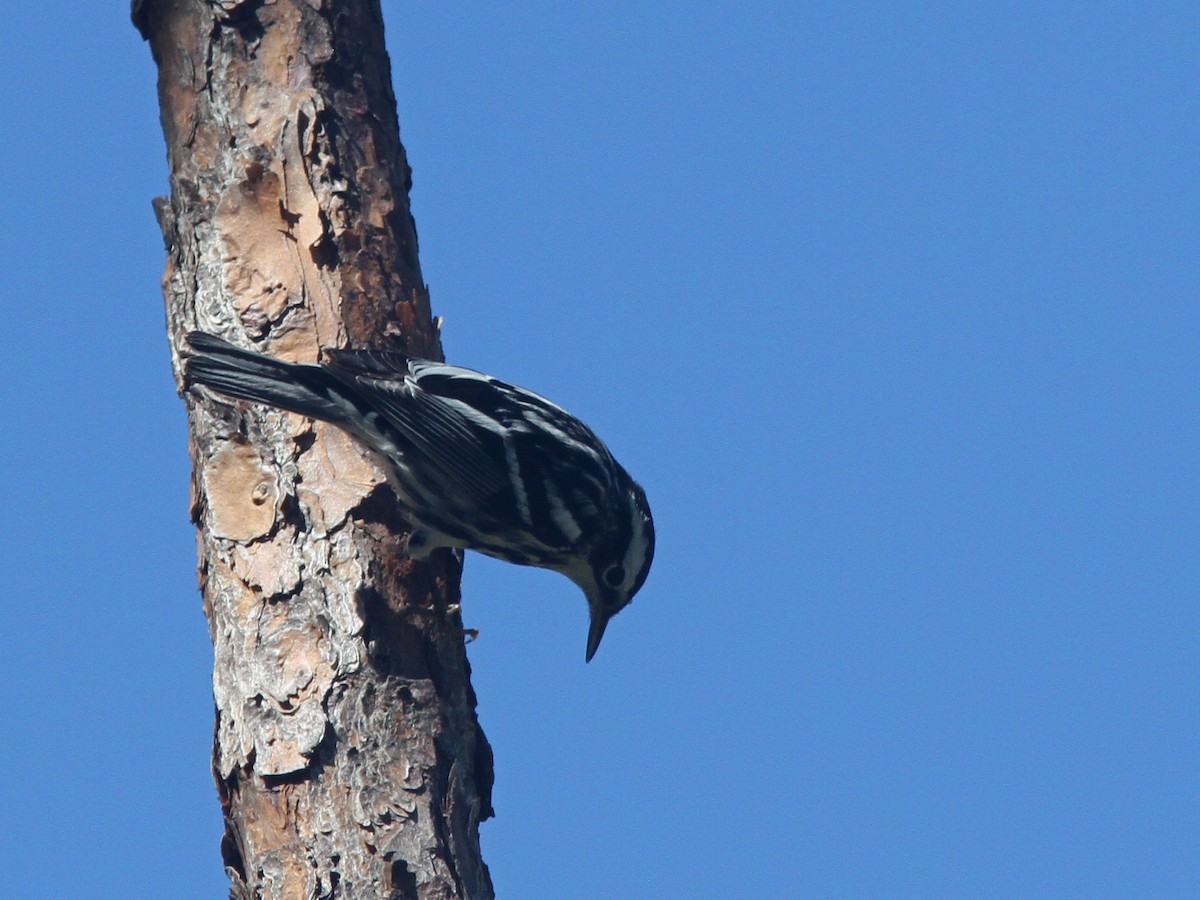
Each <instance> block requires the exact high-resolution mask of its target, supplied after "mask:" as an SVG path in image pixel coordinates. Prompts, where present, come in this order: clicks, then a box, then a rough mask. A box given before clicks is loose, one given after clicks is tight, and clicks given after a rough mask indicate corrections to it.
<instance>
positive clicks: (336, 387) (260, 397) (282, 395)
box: [183, 331, 361, 427]
mask: <svg viewBox="0 0 1200 900" xmlns="http://www.w3.org/2000/svg"><path fill="white" fill-rule="evenodd" d="M187 343H188V346H189V347H190V348H191V349H192V350H193V351H194V352H195V355H193V356H189V357H187V359H186V360H185V361H184V366H183V372H184V383H185V385H187V386H189V387H190V386H191V385H193V384H202V385H204V386H205V387H208V388H212V389H213V390H214V391H217V392H218V393H221V394H225V395H226V396H228V397H236V398H238V399H239V400H252V401H254V402H255V403H266V404H268V405H270V406H277V407H279V408H280V409H285V410H287V411H288V412H294V413H300V414H301V415H304V416H312V417H313V418H314V419H322V420H324V421H326V422H332V423H333V424H335V425H341V426H343V427H345V426H346V425H348V424H350V423H351V422H353V420H354V416H355V415H356V414H358V415H361V411H360V410H358V405H357V404H356V403H355V402H354V399H353V393H352V392H351V391H349V390H348V389H347V387H346V385H344V384H342V383H341V382H340V381H338V380H337V379H336V378H334V377H333V376H332V375H330V374H329V373H328V372H327V371H325V370H324V369H322V368H320V367H319V366H306V365H301V364H299V363H289V362H284V361H283V360H281V359H275V358H274V357H270V356H265V355H263V354H261V353H255V352H254V351H252V350H243V349H242V348H241V347H235V346H234V345H233V344H231V343H229V342H228V341H225V340H222V339H221V338H219V337H215V336H214V335H211V334H205V333H204V332H202V331H193V332H191V333H190V334H188V336H187Z"/></svg>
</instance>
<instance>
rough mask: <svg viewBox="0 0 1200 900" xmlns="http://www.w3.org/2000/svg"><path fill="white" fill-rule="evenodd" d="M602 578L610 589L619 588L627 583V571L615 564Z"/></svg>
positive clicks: (605, 571)
mask: <svg viewBox="0 0 1200 900" xmlns="http://www.w3.org/2000/svg"><path fill="white" fill-rule="evenodd" d="M601 577H602V578H603V579H604V583H605V584H607V585H608V586H609V587H611V588H618V587H620V586H621V585H623V584H624V583H625V569H624V568H623V567H622V566H620V565H618V564H615V563H614V564H613V565H611V566H609V567H608V568H607V569H605V570H604V574H603V575H602V576H601Z"/></svg>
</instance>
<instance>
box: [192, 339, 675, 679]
mask: <svg viewBox="0 0 1200 900" xmlns="http://www.w3.org/2000/svg"><path fill="white" fill-rule="evenodd" d="M187 341H188V345H189V346H190V348H191V350H192V351H193V352H194V354H195V355H193V356H190V357H188V358H187V360H186V362H185V369H184V371H185V376H186V380H187V383H188V384H189V385H192V384H200V385H204V386H206V387H208V388H211V389H213V390H215V391H217V392H219V393H222V394H225V395H226V396H229V397H235V398H238V399H241V400H250V401H254V402H258V403H266V404H269V405H271V406H276V407H279V408H280V409H285V410H288V411H290V412H295V413H300V414H302V415H306V416H311V417H313V418H316V419H322V420H324V421H327V422H330V423H332V424H334V425H337V426H339V427H340V428H343V429H345V430H346V431H347V432H349V433H350V434H351V435H353V436H354V437H355V438H357V439H358V440H359V441H361V442H362V443H364V444H365V445H366V446H368V447H370V448H371V449H372V450H374V451H376V452H377V453H379V454H381V455H382V456H383V457H384V460H385V462H386V467H387V469H388V475H389V480H390V482H391V483H392V485H393V487H394V488H395V490H396V492H397V494H398V495H399V497H400V500H401V501H402V502H403V503H404V504H405V506H406V507H407V509H408V511H409V513H410V515H411V517H412V519H413V520H414V521H413V524H414V526H415V530H414V533H413V535H412V537H411V538H410V541H409V550H410V553H412V554H413V555H414V556H423V555H425V554H426V553H428V552H429V551H430V550H432V549H434V548H436V547H465V548H469V549H472V550H478V551H480V552H482V553H486V554H488V555H490V556H495V557H498V558H500V559H504V560H507V561H509V562H513V563H518V564H520V565H532V566H540V567H543V568H548V569H553V570H555V571H559V572H562V573H563V574H565V575H567V576H568V577H570V578H571V579H572V580H573V581H575V582H576V583H577V584H579V586H580V587H581V588H582V589H583V591H584V594H585V595H586V597H587V600H588V605H589V609H590V612H591V628H590V630H589V634H588V648H587V658H588V659H589V660H590V659H591V658H592V655H593V654H594V653H595V652H596V648H597V647H598V646H599V643H600V638H601V637H602V636H603V634H604V628H605V625H606V624H607V622H608V620H609V618H611V617H612V616H613V615H614V614H616V613H617V612H619V611H620V610H621V609H622V608H624V607H625V606H626V605H628V603H629V601H630V600H631V599H632V598H633V595H634V594H636V593H637V591H638V590H639V589H640V588H641V586H642V584H643V582H644V581H645V579H646V575H647V573H648V572H649V569H650V564H651V562H652V560H653V557H654V524H653V519H652V517H651V515H650V508H649V505H648V503H647V502H646V495H645V492H644V491H643V490H642V489H641V487H640V486H639V485H638V484H637V483H636V482H634V481H633V479H632V478H630V476H629V474H628V473H627V472H626V471H625V469H624V468H622V466H621V465H620V464H619V463H618V462H617V461H616V460H615V459H614V458H613V456H612V454H611V453H610V452H609V451H608V448H607V447H605V445H604V443H603V442H602V441H601V440H600V439H599V438H598V437H597V436H596V434H595V433H594V432H593V431H592V430H591V429H590V428H588V427H587V426H586V425H584V424H583V423H582V422H581V421H579V419H577V418H575V417H574V416H572V415H571V414H570V413H568V412H566V411H565V410H563V409H562V408H561V407H559V406H557V405H555V404H554V403H551V402H550V401H549V400H547V399H546V398H544V397H541V396H539V395H538V394H535V393H533V392H532V391H527V390H525V389H524V388H519V387H516V386H514V385H511V384H508V383H507V382H504V381H501V380H499V379H497V378H493V377H491V376H490V375H485V374H483V373H481V372H476V371H474V370H472V369H464V368H461V367H459V366H451V365H447V364H445V363H439V362H434V361H432V360H427V359H419V358H416V357H411V356H405V355H403V354H400V353H394V352H390V351H382V350H327V351H325V352H324V361H323V363H322V364H321V365H320V366H307V365H299V364H295V363H288V362H284V361H282V360H278V359H274V358H272V357H269V356H264V355H262V354H259V353H255V352H253V351H250V350H244V349H241V348H239V347H236V346H234V345H233V344H230V343H228V342H227V341H224V340H222V339H220V338H217V337H214V336H213V335H209V334H203V333H201V332H193V333H191V334H189V335H188V338H187Z"/></svg>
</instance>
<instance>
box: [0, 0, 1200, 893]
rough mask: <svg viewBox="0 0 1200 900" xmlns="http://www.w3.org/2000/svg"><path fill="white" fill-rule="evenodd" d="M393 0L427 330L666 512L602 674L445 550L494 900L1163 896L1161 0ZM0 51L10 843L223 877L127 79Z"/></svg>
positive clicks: (94, 30)
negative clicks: (490, 751) (491, 773)
mask: <svg viewBox="0 0 1200 900" xmlns="http://www.w3.org/2000/svg"><path fill="white" fill-rule="evenodd" d="M800 6H803V8H798V7H800ZM384 15H385V20H386V23H387V28H388V42H389V47H390V49H391V52H392V64H393V73H394V78H395V82H396V92H397V97H398V101H399V111H400V120H401V128H402V137H403V139H404V141H405V144H406V146H407V149H408V152H409V157H410V161H411V163H412V166H413V169H414V189H413V195H412V200H413V207H414V213H415V215H416V219H417V224H418V228H419V232H420V240H421V260H422V264H423V267H424V271H425V276H426V279H427V281H428V282H429V284H430V287H431V291H432V297H433V305H434V311H435V312H436V313H438V314H440V315H442V316H444V317H445V319H446V326H445V331H444V344H445V349H446V353H447V355H448V357H449V359H450V360H451V361H453V362H458V363H461V364H463V365H468V366H472V367H475V368H481V369H485V370H488V371H491V372H494V373H496V374H498V375H501V376H503V377H505V378H507V379H509V380H512V381H515V382H517V383H520V384H525V385H527V386H529V387H532V388H534V389H536V390H539V391H540V392H542V393H545V394H547V395H548V396H550V397H552V398H554V399H555V400H557V401H559V402H561V403H562V404H563V405H565V406H566V407H568V408H569V409H571V410H573V411H575V412H577V413H578V414H579V415H581V416H582V417H583V418H585V419H586V420H587V421H588V422H589V423H590V424H592V425H593V426H594V427H595V428H596V429H597V430H598V431H599V432H600V433H601V434H602V435H604V436H605V438H606V439H607V440H608V442H609V444H610V445H611V446H612V448H613V449H614V451H615V452H616V453H617V454H618V456H619V457H620V458H621V459H622V460H623V461H624V462H625V464H626V465H627V467H628V468H629V469H630V470H631V471H632V472H633V473H634V475H635V476H636V477H638V478H639V480H641V481H642V482H643V484H644V485H645V486H646V489H647V491H648V493H649V496H650V500H651V503H652V505H653V508H654V512H655V517H656V521H657V523H658V531H659V550H658V555H657V558H656V562H655V568H654V570H653V571H652V573H651V576H650V579H649V581H648V582H647V585H646V587H645V588H644V590H643V592H642V593H641V594H640V595H639V596H638V598H637V600H636V601H635V603H634V604H633V606H632V607H630V609H629V610H627V611H626V612H625V613H623V614H622V615H621V616H620V617H619V618H617V619H616V620H614V622H613V623H612V626H611V627H610V629H609V631H608V634H607V636H606V638H605V642H604V645H603V647H602V648H601V651H600V653H599V654H598V655H597V657H596V660H595V661H594V662H593V663H592V664H590V665H588V666H584V664H583V650H584V637H585V632H586V613H585V608H584V604H583V601H582V599H581V598H580V596H579V595H578V591H577V589H575V588H574V587H573V586H572V585H571V584H570V583H569V582H567V581H566V580H565V579H562V578H560V577H557V576H554V575H550V574H548V573H544V572H539V571H534V570H529V569H520V568H515V567H510V566H505V565H502V564H500V563H496V562H494V561H490V560H485V559H482V558H479V557H471V558H470V559H469V560H468V565H467V571H466V576H465V583H464V619H465V621H466V623H467V624H468V625H470V626H473V627H476V628H479V629H480V631H481V637H480V639H479V640H478V641H477V642H476V643H474V644H473V645H472V646H471V648H470V657H471V662H472V665H473V667H474V671H475V679H474V684H475V688H476V691H477V692H478V695H479V714H480V718H481V720H482V723H483V726H484V728H485V730H486V732H487V734H488V736H489V738H490V739H491V742H492V746H493V748H494V750H495V753H496V771H497V783H496V793H495V801H496V808H497V812H498V816H497V818H496V819H494V820H492V821H490V822H488V823H486V824H485V825H484V826H483V832H482V833H483V842H484V850H485V856H486V859H487V862H488V864H489V866H490V868H491V871H492V875H493V879H494V881H495V884H496V888H497V891H498V893H499V895H500V896H501V897H521V898H561V897H618V896H619V897H631V898H640V897H645V898H660V897H686V898H702V897H712V898H722V897H734V896H747V897H748V896H753V897H780V898H783V897H795V896H839V897H854V896H921V895H924V896H930V895H937V896H997V897H999V896H1046V897H1049V896H1059V897H1079V896H1088V897H1099V896H1131V895H1141V896H1164V897H1165V896H1180V897H1182V896H1195V895H1197V894H1200V864H1198V863H1197V861H1196V847H1197V843H1198V841H1200V766H1198V763H1200V759H1198V745H1200V660H1198V656H1197V646H1198V639H1200V613H1198V608H1197V595H1198V593H1200V591H1198V589H1200V577H1198V574H1200V567H1198V565H1197V548H1198V539H1200V529H1198V527H1197V510H1198V508H1200V479H1198V477H1197V466H1196V449H1197V440H1198V439H1200V425H1198V417H1197V413H1198V409H1200V389H1198V376H1200V366H1198V365H1197V362H1198V360H1197V346H1198V340H1200V311H1198V307H1197V289H1198V288H1200V265H1198V263H1197V259H1198V255H1197V248H1198V247H1200V227H1198V217H1197V204H1196V198H1197V195H1198V194H1200V168H1198V166H1197V162H1196V147H1197V146H1198V145H1200V133H1198V132H1200V127H1198V125H1197V116H1196V110H1197V108H1198V107H1200V88H1198V87H1197V81H1196V67H1195V43H1196V36H1197V34H1198V33H1200V12H1198V11H1197V8H1196V6H1195V5H1194V4H1184V3H1155V4H1144V3H1143V4H1134V3H1105V4H1072V3H1038V4H1031V3H1008V4H982V3H979V4H948V3H911V2H898V3H865V4H846V3H821V2H818V3H810V4H803V5H801V4H791V3H753V2H742V3H705V2H697V3H689V4H682V3H675V4H658V5H655V6H654V8H648V7H647V6H646V5H645V4H633V3H615V4H591V3H581V4H540V3H525V2H516V3H510V4H504V5H503V7H502V8H501V6H500V5H495V4H465V3H447V4H425V3H417V4H400V3H397V2H385V3H384ZM83 22H86V23H87V24H86V26H84V25H83V24H80V23H83ZM0 77H2V79H3V83H4V84H6V85H7V86H8V88H9V89H8V90H7V91H6V92H5V93H6V97H5V100H4V101H3V116H2V117H0V131H2V133H3V138H4V140H3V147H4V149H3V150H2V151H0V176H3V181H4V183H5V184H6V185H7V190H6V191H5V200H4V202H3V204H0V233H3V235H4V236H5V240H6V247H5V252H4V253H3V254H0V294H2V296H3V309H4V317H5V322H6V326H5V334H6V335H7V339H6V340H5V341H4V355H3V357H2V358H0V367H2V372H0V378H2V380H0V385H2V386H3V387H2V388H0V413H2V415H3V419H2V421H3V423H4V438H3V440H2V441H0V521H2V522H3V540H2V541H0V571H2V572H3V584H4V595H5V596H4V602H3V603H2V604H0V631H2V632H3V633H4V634H5V635H6V636H7V639H8V640H7V650H6V652H5V653H4V654H2V655H0V684H2V685H3V686H4V689H5V694H6V702H5V712H6V715H5V723H6V726H7V731H8V736H7V738H6V740H5V741H3V742H2V743H0V772H3V773H4V774H3V776H0V777H2V778H3V790H2V791H0V831H2V832H3V834H4V838H3V839H2V840H0V870H3V871H4V872H5V887H6V891H8V892H9V893H10V894H11V895H12V896H14V897H15V896H20V897H23V898H31V897H66V896H88V897H113V898H117V897H121V898H125V897H130V896H144V897H181V898H192V897H195V898H206V897H216V896H223V893H224V890H225V879H224V875H223V873H222V872H221V870H220V862H219V854H218V841H219V837H220V833H221V824H220V817H219V812H218V806H217V800H216V795H215V791H214V789H213V786H212V781H211V778H210V775H209V771H208V757H209V749H210V744H211V736H212V700H211V689H210V682H209V677H210V664H211V657H210V647H209V643H208V634H207V626H206V623H205V621H204V618H203V615H202V613H201V609H200V601H199V597H198V594H197V590H196V584H195V575H194V570H195V556H194V554H195V546H194V540H193V533H192V529H191V526H190V525H189V523H188V519H187V491H188V472H189V462H188V457H187V440H186V433H185V427H184V417H183V410H182V405H181V403H180V402H179V400H178V399H177V398H176V396H175V394H174V387H173V384H172V381H171V377H170V373H169V368H168V354H167V346H166V342H165V337H164V328H163V314H162V306H161V304H162V300H161V295H160V292H159V278H160V275H161V272H162V266H163V249H162V244H161V240H160V237H159V235H158V233H157V228H156V226H155V224H154V221H153V217H152V214H151V210H150V198H151V197H153V196H155V195H156V194H160V193H163V192H164V191H165V190H166V184H167V182H166V176H167V173H166V164H165V158H164V157H165V152H164V146H163V142H162V137H161V133H160V132H159V130H158V112H157V105H156V97H155V93H154V77H155V75H154V70H153V66H152V63H151V60H150V55H149V52H148V49H147V48H146V47H145V46H144V45H143V44H142V43H141V41H140V40H139V38H138V36H137V34H136V33H135V32H134V30H133V28H132V27H131V26H130V25H129V24H128V20H127V15H126V5H125V4H124V3H113V4H104V5H102V6H98V5H97V4H94V3H90V2H87V3H85V2H81V0H80V2H74V3H71V2H64V0H59V2H47V3H42V4H21V5H20V6H19V8H15V9H14V10H12V11H11V13H10V15H9V16H8V17H7V19H6V25H5V28H4V29H3V30H0Z"/></svg>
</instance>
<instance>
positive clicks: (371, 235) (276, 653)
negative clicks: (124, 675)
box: [133, 0, 492, 900]
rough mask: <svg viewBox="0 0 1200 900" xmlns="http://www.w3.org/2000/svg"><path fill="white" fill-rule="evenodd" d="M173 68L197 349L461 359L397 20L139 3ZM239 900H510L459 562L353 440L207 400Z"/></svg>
mask: <svg viewBox="0 0 1200 900" xmlns="http://www.w3.org/2000/svg"><path fill="white" fill-rule="evenodd" d="M133 20H134V23H135V25H136V26H137V27H138V29H139V30H140V31H141V33H142V35H143V36H144V37H145V38H146V39H147V40H148V41H149V42H150V47H151V50H152V52H153V55H154V59H155V62H156V63H157V65H158V70H159V80H158V90H159V100H160V106H161V115H162V125H163V132H164V134H165V137H166V142H167V150H168V158H169V163H170V185H171V196H170V198H169V199H167V198H160V199H159V200H158V201H156V210H157V213H158V217H159V221H160V224H161V226H162V231H163V236H164V239H165V242H166V245H167V266H166V272H165V275H164V277H163V291H164V295H165V299H166V304H167V324H168V330H169V334H170V338H171V341H172V346H173V348H174V349H175V354H174V358H175V363H176V373H177V374H178V372H179V369H178V362H179V355H178V351H179V348H180V347H181V344H182V335H183V334H184V333H185V332H187V331H189V330H191V329H195V328H199V329H201V330H204V331H210V332H215V333H218V334H222V335H224V336H226V337H229V338H230V339H232V340H235V341H237V342H240V343H243V344H245V345H247V346H252V347H255V348H257V349H260V350H263V351H266V352H269V353H271V354H273V355H276V356H281V357H284V358H287V359H291V360H295V361H305V362H313V361H315V360H316V358H317V352H318V348H319V347H320V346H351V347H361V346H374V347H380V346H384V347H390V348H393V349H397V350H402V351H405V352H409V353H413V354H417V355H422V356H431V357H434V358H440V356H441V349H440V344H439V340H438V335H437V329H436V327H435V323H434V321H433V319H432V317H431V314H430V309H429V300H428V295H427V292H426V289H425V285H424V283H423V281H422V278H421V270H420V265H419V263H418V260H417V240H416V231H415V228H414V226H413V220H412V216H411V214H410V212H409V205H408V187H409V169H408V164H407V162H406V160H405V155H404V149H403V147H402V146H401V145H400V138H399V131H398V126H397V121H396V103H395V98H394V96H393V94H392V86H391V74H390V65H389V62H388V58H387V54H386V51H385V49H384V42H383V22H382V17H381V14H380V10H379V4H378V0H241V2H239V0H135V2H134V3H133ZM185 400H186V402H187V408H188V423H189V426H190V436H191V451H192V457H193V461H194V478H193V502H192V515H193V517H194V519H195V521H196V524H197V527H198V545H199V556H200V569H199V576H200V583H201V587H202V590H203V594H204V605H205V612H206V614H207V616H208V620H209V624H210V627H211V632H212V639H213V646H214V651H215V666H214V675H213V689H214V691H213V692H214V697H215V700H216V708H217V709H216V714H217V722H216V739H215V746H214V751H213V769H214V773H215V776H216V780H217V783H218V787H219V793H220V797H221V802H222V805H223V809H224V813H225V822H226V833H225V838H224V841H223V845H222V851H223V856H224V860H225V865H226V869H227V872H228V874H229V877H230V879H231V882H232V888H231V896H234V897H238V898H243V897H244V898H250V897H256V898H257V897H264V898H287V900H292V898H301V897H303V898H308V897H312V898H316V897H335V896H336V897H347V898H349V897H364V898H366V897H405V898H407V897H420V898H443V897H445V898H449V897H471V898H479V897H491V896H492V887H491V882H490V879H489V876H488V871H487V867H486V866H485V865H484V863H483V860H482V858H481V856H480V850H479V835H478V826H479V822H480V820H481V819H483V818H486V817H487V816H489V815H490V814H491V805H490V793H491V780H492V767H491V751H490V749H489V747H488V745H487V741H486V740H485V738H484V736H483V734H482V732H481V731H480V729H479V724H478V720H477V718H476V714H475V695H474V693H473V691H472V689H471V684H470V680H469V675H470V667H469V666H468V663H467V659H466V654H465V651H464V648H463V634H462V623H461V620H460V618H459V616H458V614H457V601H458V598H459V575H460V571H461V569H460V564H459V561H458V560H457V559H456V558H455V557H454V556H453V555H452V554H450V553H449V552H447V551H440V552H438V553H435V554H434V556H433V558H432V560H431V561H430V562H428V563H421V564H417V563H414V562H412V561H410V560H407V559H406V558H405V557H404V555H403V547H404V538H405V534H406V531H407V524H406V522H405V519H404V513H403V510H402V509H401V508H399V507H398V505H397V503H396V501H395V498H394V496H393V495H392V494H391V492H390V490H389V489H388V488H387V487H386V485H385V484H384V483H383V478H382V475H381V473H380V472H379V470H378V469H377V468H376V466H375V465H374V463H373V462H372V461H371V460H370V459H368V458H366V457H364V456H363V454H362V453H361V452H360V451H359V449H358V447H357V446H356V445H355V444H353V443H352V442H351V441H350V439H349V438H347V437H346V436H345V435H344V434H342V433H341V432H339V431H337V430H336V429H333V428H327V427H324V426H322V425H320V424H317V425H314V424H313V423H312V422H311V421H309V420H306V419H303V418H301V417H299V416H295V415H291V414H288V413H283V412H279V411H274V410H268V409H266V408H264V407H261V406H255V405H251V404H232V403H229V402H226V401H221V400H219V399H216V398H213V397H211V396H204V397H199V396H196V395H193V393H192V392H188V393H187V394H185Z"/></svg>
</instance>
